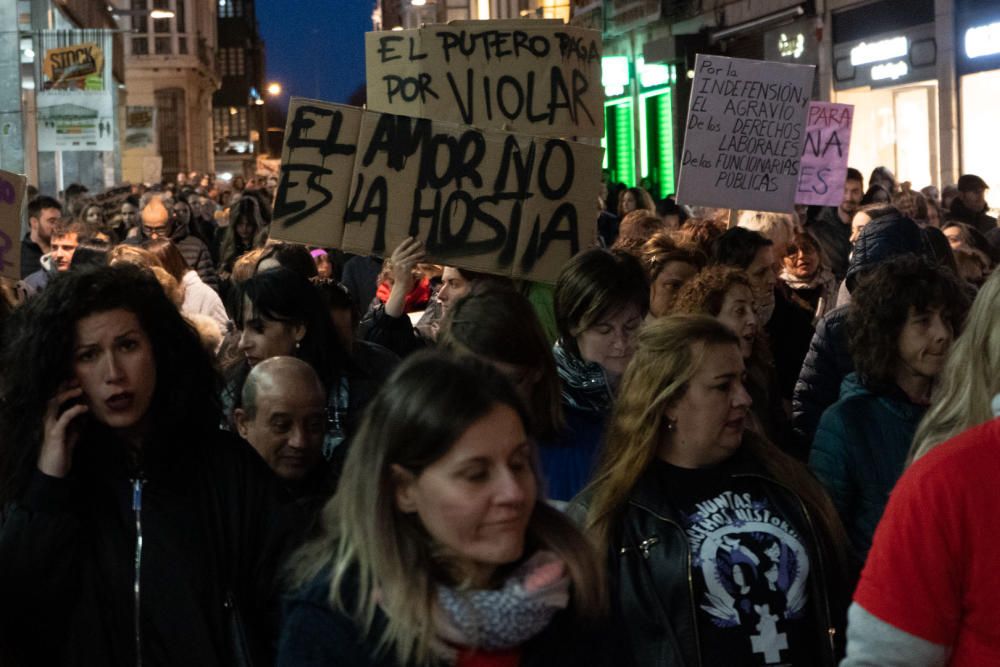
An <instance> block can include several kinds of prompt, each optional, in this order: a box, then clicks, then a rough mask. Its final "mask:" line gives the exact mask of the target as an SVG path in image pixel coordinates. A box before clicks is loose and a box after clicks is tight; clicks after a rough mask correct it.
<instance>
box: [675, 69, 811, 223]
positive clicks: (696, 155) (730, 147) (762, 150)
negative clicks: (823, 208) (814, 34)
mask: <svg viewBox="0 0 1000 667" xmlns="http://www.w3.org/2000/svg"><path fill="white" fill-rule="evenodd" d="M814 70H815V68H814V67H812V66H811V65H789V64H785V63H773V62H764V61H761V60H745V59H742V58H726V57H724V56H706V55H702V54H698V55H697V56H696V58H695V77H694V83H693V85H692V87H691V103H690V106H689V108H688V118H687V126H686V127H687V131H686V133H685V136H684V151H683V153H682V154H681V171H680V178H679V180H678V185H677V201H678V203H681V204H692V205H701V206H715V207H720V208H736V209H751V210H756V211H778V212H785V213H787V212H791V211H792V210H793V209H794V204H795V194H796V189H797V186H798V178H799V166H800V160H801V156H802V146H803V142H804V139H805V124H806V112H807V110H808V105H809V96H810V92H811V91H812V85H813V76H814Z"/></svg>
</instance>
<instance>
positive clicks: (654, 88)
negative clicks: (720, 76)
mask: <svg viewBox="0 0 1000 667" xmlns="http://www.w3.org/2000/svg"><path fill="white" fill-rule="evenodd" d="M601 65H602V75H601V79H602V83H603V85H604V94H605V102H604V133H605V134H604V139H603V140H602V142H601V145H602V146H603V147H604V169H606V170H607V171H608V173H609V177H610V179H611V181H613V182H616V183H624V184H626V185H628V186H632V185H639V184H640V182H642V181H643V180H647V181H648V183H650V184H652V186H653V187H652V188H651V189H652V190H653V193H652V194H653V195H654V196H658V197H664V196H666V195H668V194H671V193H673V191H674V187H675V185H674V184H675V180H676V179H675V175H674V167H675V165H674V143H675V123H674V87H675V85H676V83H677V68H676V67H675V66H674V65H667V64H664V63H647V62H645V60H644V59H643V58H642V57H639V58H638V59H637V60H636V61H635V62H634V63H633V62H632V61H631V60H630V59H629V58H628V57H627V56H605V57H604V58H603V61H602V63H601Z"/></svg>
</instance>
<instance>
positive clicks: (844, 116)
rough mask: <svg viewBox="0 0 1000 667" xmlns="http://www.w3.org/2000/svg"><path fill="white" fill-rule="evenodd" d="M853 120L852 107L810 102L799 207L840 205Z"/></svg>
mask: <svg viewBox="0 0 1000 667" xmlns="http://www.w3.org/2000/svg"><path fill="white" fill-rule="evenodd" d="M853 121H854V105H853V104H836V103H834V102H810V103H809V115H808V121H807V122H806V140H805V145H804V147H803V150H802V164H801V167H800V169H799V187H798V195H797V196H796V197H795V203H796V204H808V205H810V206H813V205H815V206H840V202H841V200H842V199H843V198H844V181H846V180H847V153H848V149H849V148H850V146H851V124H852V123H853Z"/></svg>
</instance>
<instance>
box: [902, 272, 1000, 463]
mask: <svg viewBox="0 0 1000 667" xmlns="http://www.w3.org/2000/svg"><path fill="white" fill-rule="evenodd" d="M998 394H1000V272H995V273H993V275H991V276H990V277H989V278H988V279H987V280H986V282H985V283H984V284H983V287H982V289H980V290H979V294H978V295H977V296H976V300H975V301H973V302H972V308H971V309H970V310H969V316H968V318H967V319H966V321H965V330H964V331H962V333H961V335H960V336H959V337H958V338H956V339H955V342H954V344H952V346H951V352H950V353H949V355H948V359H947V361H946V362H945V364H944V369H943V370H942V371H941V375H940V377H939V380H938V386H937V387H936V388H935V390H934V395H933V397H932V398H931V407H930V408H928V410H927V414H925V415H924V418H923V419H922V420H921V421H920V425H919V426H917V433H916V435H915V436H914V437H913V447H912V449H911V450H910V462H913V461H915V460H917V459H919V458H920V457H921V456H923V455H924V454H926V453H927V452H929V451H931V450H932V449H934V448H935V447H937V446H938V445H939V444H940V443H942V442H944V441H945V440H950V439H951V438H953V437H955V436H956V435H958V434H959V433H961V432H963V431H965V430H967V429H970V428H972V427H973V426H978V425H979V424H982V423H984V422H987V421H989V420H990V419H992V418H993V411H992V410H991V401H993V399H994V398H995V397H996V396H997V395H998Z"/></svg>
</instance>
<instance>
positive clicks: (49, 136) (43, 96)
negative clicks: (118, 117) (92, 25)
mask: <svg viewBox="0 0 1000 667" xmlns="http://www.w3.org/2000/svg"><path fill="white" fill-rule="evenodd" d="M38 39H39V42H40V44H41V48H42V52H43V53H44V56H43V57H42V59H41V63H40V66H38V67H37V71H36V74H37V77H38V82H37V90H38V95H37V103H38V150H40V151H113V150H114V149H115V113H114V111H115V109H114V96H113V94H112V86H113V81H112V78H111V49H112V41H111V35H110V33H108V32H106V31H100V30H74V31H45V32H42V33H41V34H40V35H39V38H38Z"/></svg>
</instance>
